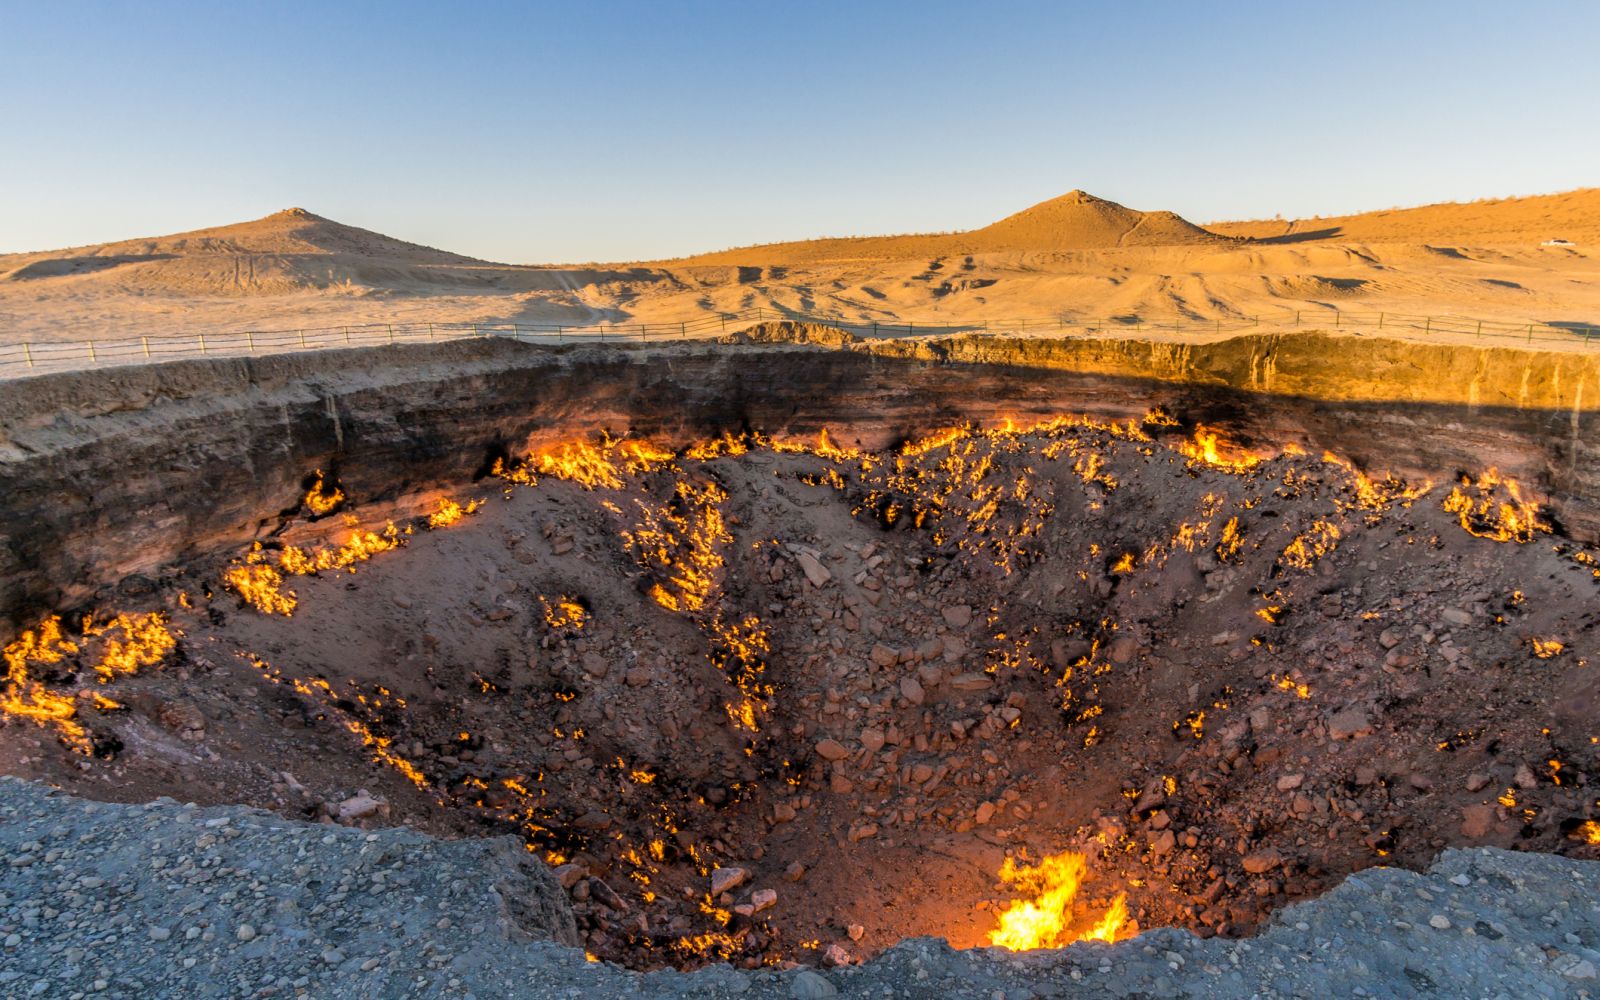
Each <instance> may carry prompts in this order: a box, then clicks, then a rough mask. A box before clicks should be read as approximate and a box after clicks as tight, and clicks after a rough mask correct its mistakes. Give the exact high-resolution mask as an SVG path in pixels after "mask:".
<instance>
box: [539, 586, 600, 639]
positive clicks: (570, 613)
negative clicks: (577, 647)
mask: <svg viewBox="0 0 1600 1000" xmlns="http://www.w3.org/2000/svg"><path fill="white" fill-rule="evenodd" d="M539 603H540V604H541V605H543V606H544V623H545V624H546V625H547V626H549V627H550V628H551V629H563V628H570V629H572V630H573V631H575V632H577V631H582V629H583V626H584V623H585V622H586V621H587V620H588V618H589V612H588V611H587V610H585V609H584V606H583V605H582V604H580V603H578V599H577V598H576V597H568V596H565V595H563V596H561V597H558V598H556V599H555V601H554V602H552V601H551V600H550V599H549V598H547V597H545V596H544V595H543V594H541V595H539Z"/></svg>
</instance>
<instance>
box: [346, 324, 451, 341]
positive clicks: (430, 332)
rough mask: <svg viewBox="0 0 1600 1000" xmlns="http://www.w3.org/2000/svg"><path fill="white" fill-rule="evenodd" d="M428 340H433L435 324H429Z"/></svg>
mask: <svg viewBox="0 0 1600 1000" xmlns="http://www.w3.org/2000/svg"><path fill="white" fill-rule="evenodd" d="M345 332H346V333H348V332H349V331H345ZM428 339H429V340H432V339H433V324H432V323H429V324H428Z"/></svg>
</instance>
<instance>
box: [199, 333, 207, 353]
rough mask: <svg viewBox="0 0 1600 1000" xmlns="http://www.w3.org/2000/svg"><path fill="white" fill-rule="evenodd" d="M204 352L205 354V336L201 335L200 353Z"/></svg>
mask: <svg viewBox="0 0 1600 1000" xmlns="http://www.w3.org/2000/svg"><path fill="white" fill-rule="evenodd" d="M205 352H206V335H205V334H203V333H202V334H201V335H200V353H201V354H204V353H205Z"/></svg>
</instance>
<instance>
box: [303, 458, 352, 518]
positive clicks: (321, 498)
mask: <svg viewBox="0 0 1600 1000" xmlns="http://www.w3.org/2000/svg"><path fill="white" fill-rule="evenodd" d="M332 487H333V488H332V489H331V490H330V489H329V484H328V483H327V482H325V481H324V480H323V477H322V470H321V469H318V470H317V481H316V482H314V483H312V484H311V489H309V490H307V491H306V498H305V505H306V509H307V510H309V511H311V515H312V516H313V517H321V516H322V515H324V514H328V513H331V512H332V511H333V509H334V508H335V507H337V506H339V505H340V504H341V503H343V502H344V490H341V489H340V488H339V484H338V483H334V484H332Z"/></svg>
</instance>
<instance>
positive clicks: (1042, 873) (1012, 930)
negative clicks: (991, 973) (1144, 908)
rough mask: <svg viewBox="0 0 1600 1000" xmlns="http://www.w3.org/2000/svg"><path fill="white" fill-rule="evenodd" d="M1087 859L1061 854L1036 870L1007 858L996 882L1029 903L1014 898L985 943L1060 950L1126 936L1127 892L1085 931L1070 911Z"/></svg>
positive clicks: (1018, 948) (1013, 948)
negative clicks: (1028, 896) (1010, 887)
mask: <svg viewBox="0 0 1600 1000" xmlns="http://www.w3.org/2000/svg"><path fill="white" fill-rule="evenodd" d="M1088 867H1089V866H1088V861H1087V860H1086V859H1085V857H1084V855H1083V854H1082V853H1080V852H1078V851H1062V852H1061V853H1060V854H1053V855H1050V856H1049V857H1046V858H1045V859H1044V860H1043V861H1041V862H1039V864H1038V865H1037V866H1028V865H1018V864H1017V863H1016V859H1015V858H1007V859H1006V860H1005V864H1003V865H1002V866H1001V867H1000V878H1001V880H1002V881H1004V882H1008V883H1010V884H1011V885H1013V886H1014V887H1015V888H1016V889H1017V890H1018V891H1021V892H1027V893H1032V894H1033V898H1032V899H1025V900H1017V901H1015V902H1013V903H1012V904H1011V905H1010V906H1008V907H1006V909H1005V912H1003V913H1001V914H1000V919H999V926H998V927H996V928H995V929H994V930H992V931H990V932H989V943H990V944H991V945H997V946H999V947H1001V948H1005V949H1007V950H1010V951H1028V950H1031V949H1034V948H1064V947H1066V946H1067V945H1069V944H1072V943H1073V942H1074V941H1107V942H1110V941H1116V940H1118V939H1119V938H1124V937H1128V936H1129V935H1128V934H1127V933H1126V931H1125V928H1126V926H1127V923H1128V905H1127V894H1126V893H1118V894H1117V898H1116V899H1114V900H1112V902H1111V905H1110V906H1109V907H1108V908H1107V909H1106V912H1105V913H1104V914H1102V915H1101V916H1100V917H1099V918H1098V919H1097V920H1094V921H1093V922H1092V923H1091V924H1090V925H1089V926H1088V927H1087V928H1085V929H1081V930H1075V929H1074V928H1075V927H1081V925H1082V923H1083V921H1082V919H1081V918H1078V917H1077V916H1076V915H1075V914H1074V913H1073V906H1072V904H1073V901H1074V900H1075V899H1076V898H1077V895H1078V889H1079V887H1080V886H1081V885H1082V884H1083V879H1084V876H1085V875H1086V874H1087V873H1088Z"/></svg>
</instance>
